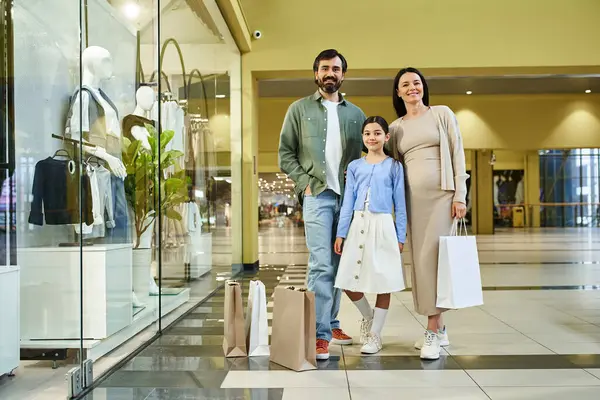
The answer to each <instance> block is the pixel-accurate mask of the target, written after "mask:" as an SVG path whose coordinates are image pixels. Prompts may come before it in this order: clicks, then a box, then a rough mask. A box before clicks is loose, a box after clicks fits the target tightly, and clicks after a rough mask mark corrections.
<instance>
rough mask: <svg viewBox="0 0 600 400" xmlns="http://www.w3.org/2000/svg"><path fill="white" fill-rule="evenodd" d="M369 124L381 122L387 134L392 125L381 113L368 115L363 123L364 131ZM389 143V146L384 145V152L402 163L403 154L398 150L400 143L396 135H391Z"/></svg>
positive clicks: (380, 124)
mask: <svg viewBox="0 0 600 400" xmlns="http://www.w3.org/2000/svg"><path fill="white" fill-rule="evenodd" d="M369 124H379V126H381V129H383V132H384V133H385V134H386V135H387V134H388V133H390V126H389V125H388V123H387V121H386V120H385V118H383V117H380V116H379V115H374V116H371V117H368V118H367V119H366V120H365V122H364V123H363V126H362V130H361V132H363V133H364V131H365V128H366V126H367V125H369ZM387 145H388V146H384V147H383V152H384V153H385V154H386V155H387V156H390V157H392V158H393V159H394V161H396V162H399V163H402V162H403V159H402V155H401V154H400V151H399V150H398V143H397V139H396V135H390V140H389V141H388V143H387ZM386 147H389V148H386Z"/></svg>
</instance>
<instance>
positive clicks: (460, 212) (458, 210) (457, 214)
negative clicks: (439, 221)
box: [452, 201, 467, 219]
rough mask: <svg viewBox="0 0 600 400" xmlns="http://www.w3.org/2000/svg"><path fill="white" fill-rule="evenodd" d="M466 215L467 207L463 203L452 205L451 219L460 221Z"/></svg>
mask: <svg viewBox="0 0 600 400" xmlns="http://www.w3.org/2000/svg"><path fill="white" fill-rule="evenodd" d="M465 215H467V206H466V205H465V204H463V203H458V202H456V201H455V202H454V203H452V218H458V219H462V218H464V217H465Z"/></svg>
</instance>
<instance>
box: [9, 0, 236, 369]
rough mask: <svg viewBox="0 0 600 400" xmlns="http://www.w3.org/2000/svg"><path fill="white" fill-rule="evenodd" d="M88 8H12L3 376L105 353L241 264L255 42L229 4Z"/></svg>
mask: <svg viewBox="0 0 600 400" xmlns="http://www.w3.org/2000/svg"><path fill="white" fill-rule="evenodd" d="M79 3H80V2H70V1H67V0H59V1H52V2H47V1H41V0H32V1H27V2H16V3H14V4H13V5H12V8H11V9H10V10H4V11H10V13H9V14H8V16H7V15H4V17H3V28H4V29H3V37H2V43H1V44H2V51H3V52H4V53H5V55H6V56H7V59H8V60H9V63H8V64H7V65H6V66H4V67H3V68H6V69H7V70H4V71H2V72H3V74H2V76H3V77H9V76H11V77H12V79H10V80H9V79H6V80H4V82H5V83H6V84H3V85H2V90H3V91H4V94H6V97H5V98H6V99H7V101H6V102H5V104H3V107H2V112H3V117H4V118H3V125H2V142H3V143H2V145H3V149H2V153H3V155H2V157H4V155H5V154H8V156H7V157H8V158H7V159H6V160H4V159H2V160H0V164H1V165H0V166H1V167H3V170H4V171H3V176H2V178H3V179H2V196H1V202H2V205H1V207H0V208H1V209H0V214H2V218H1V221H0V222H1V223H2V228H3V229H2V235H3V238H4V239H5V240H3V252H2V253H3V257H4V259H3V260H2V261H3V265H5V267H2V268H1V271H0V293H2V295H1V300H2V302H3V304H16V305H17V307H16V308H15V307H11V308H10V310H9V311H2V312H1V313H0V319H1V321H0V326H2V328H0V333H2V335H0V342H1V343H0V349H2V357H0V359H1V360H2V363H1V364H2V365H1V367H2V369H1V370H0V374H9V375H11V374H12V373H13V372H14V370H15V369H16V368H17V367H19V366H24V365H26V366H27V367H28V368H27V369H26V371H25V370H23V369H19V373H22V374H23V373H26V374H35V373H36V371H41V370H44V369H47V368H65V367H68V366H78V365H79V366H83V364H84V361H88V362H91V363H94V362H97V361H98V360H101V359H103V357H104V358H106V357H107V356H108V355H110V353H111V352H113V351H115V349H118V348H119V347H120V346H122V345H123V344H124V343H126V342H128V341H131V340H135V339H136V338H140V337H144V340H146V339H149V338H151V337H152V336H153V335H154V334H158V333H159V332H160V331H161V330H162V329H163V328H164V327H166V324H167V322H166V321H167V319H166V318H167V317H168V318H169V320H173V318H174V315H178V314H181V313H183V312H185V311H186V310H188V309H189V308H190V307H191V306H192V305H193V304H197V303H198V302H199V301H200V300H201V299H202V298H203V296H206V295H208V294H209V293H210V292H211V290H212V289H213V288H214V287H215V282H218V281H222V280H224V279H225V277H227V276H231V275H232V274H235V273H236V271H235V270H234V269H235V268H234V267H233V265H234V264H236V257H237V256H236V255H235V254H233V251H232V247H233V244H234V242H235V241H236V240H241V233H240V234H238V233H236V232H234V231H232V223H231V208H232V206H234V205H236V203H237V202H239V201H240V199H239V198H237V197H236V196H235V191H234V190H232V187H231V186H232V176H238V175H239V172H238V171H237V169H239V168H240V160H239V159H237V158H236V157H238V156H239V154H240V150H239V147H240V146H241V105H240V103H241V97H240V92H241V90H240V85H241V84H240V53H239V51H238V49H237V46H236V45H235V43H234V41H233V38H232V37H231V34H230V33H229V31H228V28H227V25H226V23H225V21H224V20H223V18H222V16H221V14H220V11H219V9H218V7H217V5H216V2H215V1H186V0H173V1H166V2H159V1H153V0H139V1H131V0H108V1H106V0H86V1H84V2H81V7H80V4H79ZM3 7H5V3H4V2H3ZM56 21H60V23H56ZM5 122H8V123H5ZM5 289H6V290H5ZM148 333H150V334H151V335H148ZM142 334H143V335H142ZM140 344H141V343H140ZM17 378H18V377H17Z"/></svg>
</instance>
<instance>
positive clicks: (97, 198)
mask: <svg viewBox="0 0 600 400" xmlns="http://www.w3.org/2000/svg"><path fill="white" fill-rule="evenodd" d="M87 174H88V176H89V177H90V186H91V192H92V213H93V215H94V223H93V224H92V225H87V224H83V225H82V228H83V230H82V232H83V238H84V239H92V238H98V237H104V236H105V235H106V228H114V227H115V219H114V208H113V194H112V185H111V180H110V175H111V174H110V171H109V170H107V169H106V168H104V167H103V166H98V167H94V166H91V165H88V166H87ZM105 215H106V218H105ZM79 228H80V225H79V224H76V225H75V232H76V233H77V234H80V233H81V232H80V229H79Z"/></svg>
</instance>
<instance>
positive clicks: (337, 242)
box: [333, 237, 344, 256]
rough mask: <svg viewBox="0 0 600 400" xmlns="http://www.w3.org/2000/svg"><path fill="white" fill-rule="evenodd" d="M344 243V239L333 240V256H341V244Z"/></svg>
mask: <svg viewBox="0 0 600 400" xmlns="http://www.w3.org/2000/svg"><path fill="white" fill-rule="evenodd" d="M343 243H344V238H341V237H339V238H337V239H335V244H334V245H333V251H335V254H337V255H340V256H341V255H342V244H343Z"/></svg>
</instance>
